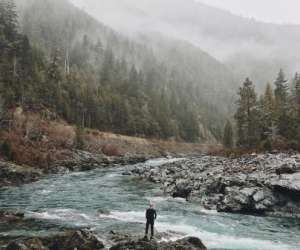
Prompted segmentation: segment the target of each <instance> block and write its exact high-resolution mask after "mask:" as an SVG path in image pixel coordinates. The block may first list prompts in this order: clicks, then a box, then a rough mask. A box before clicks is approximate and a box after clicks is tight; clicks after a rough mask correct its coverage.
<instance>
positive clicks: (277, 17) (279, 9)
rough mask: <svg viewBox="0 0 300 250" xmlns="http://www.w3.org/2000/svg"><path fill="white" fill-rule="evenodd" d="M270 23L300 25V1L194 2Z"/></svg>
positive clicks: (207, 0)
mask: <svg viewBox="0 0 300 250" xmlns="http://www.w3.org/2000/svg"><path fill="white" fill-rule="evenodd" d="M196 1H198V2H202V3H205V4H207V5H211V6H215V7H219V8H221V9H226V10H229V11H230V12H232V13H234V14H238V15H241V16H246V17H253V18H255V19H257V20H261V21H265V22H272V23H285V24H286V23H290V24H300V0H196Z"/></svg>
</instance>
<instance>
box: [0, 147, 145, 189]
mask: <svg viewBox="0 0 300 250" xmlns="http://www.w3.org/2000/svg"><path fill="white" fill-rule="evenodd" d="M149 158H150V157H149ZM146 160H147V158H146V157H145V156H138V155H127V156H122V157H112V156H106V155H103V154H94V153H90V152H87V151H80V150H74V151H72V152H71V153H69V155H68V157H67V160H63V161H57V162H55V163H53V164H51V165H50V166H48V167H43V168H40V167H39V166H35V167H30V166H21V165H17V164H14V163H12V162H6V161H0V188H1V187H5V186H20V185H22V184H27V183H31V182H34V181H37V180H39V179H40V178H41V177H42V176H45V175H47V174H66V173H69V172H79V171H88V170H92V169H96V168H106V167H113V166H120V165H129V164H136V163H139V162H145V161H146Z"/></svg>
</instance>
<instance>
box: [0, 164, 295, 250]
mask: <svg viewBox="0 0 300 250" xmlns="http://www.w3.org/2000/svg"><path fill="white" fill-rule="evenodd" d="M166 161H168V160H162V159H161V160H160V159H157V160H152V161H148V162H146V163H145V164H150V165H155V166H157V167H159V166H160V164H162V163H164V162H166ZM128 167H130V166H128ZM123 168H124V167H122V168H111V169H96V170H93V171H89V172H79V173H71V174H67V175H59V176H58V175H53V176H47V177H46V178H44V179H41V180H40V181H38V182H35V183H32V184H28V185H24V186H22V187H13V188H6V189H2V190H0V209H20V210H21V211H25V216H26V217H27V218H28V219H29V220H28V222H27V223H26V224H22V225H19V226H18V228H15V227H9V226H7V225H6V226H5V227H3V226H2V227H1V226H0V236H32V235H47V234H51V233H55V232H57V231H59V230H62V229H63V228H74V227H90V228H92V229H93V230H95V231H96V232H97V233H98V234H99V236H100V237H102V236H103V235H104V234H105V233H107V232H109V231H110V230H117V231H118V230H119V231H129V232H131V233H133V234H141V233H142V232H143V230H144V224H143V223H144V211H145V209H146V208H147V206H148V204H149V202H150V201H152V202H154V203H155V206H156V209H157V211H158V218H157V222H156V229H157V230H158V231H159V232H169V235H171V237H172V239H177V238H180V237H183V236H184V235H191V236H197V237H199V238H200V239H201V240H202V241H203V243H204V244H205V245H206V246H207V247H208V248H209V249H210V250H217V249H218V250H221V249H222V250H225V249H226V250H277V249H278V250H299V249H300V220H297V219H287V218H272V217H255V216H248V215H234V214H226V213H217V212H216V211H208V210H205V209H203V208H201V207H200V206H199V205H198V204H195V203H191V202H186V201H184V200H182V199H172V198H170V197H167V196H165V195H164V194H163V192H162V191H161V190H160V188H159V186H157V185H156V184H152V183H147V182H145V181H142V180H140V179H137V178H135V177H132V176H123V175H122V170H123ZM30 218H32V219H34V220H30Z"/></svg>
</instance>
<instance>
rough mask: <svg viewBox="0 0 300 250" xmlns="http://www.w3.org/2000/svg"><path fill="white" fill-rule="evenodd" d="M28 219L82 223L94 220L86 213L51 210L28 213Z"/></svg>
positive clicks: (70, 210) (72, 210)
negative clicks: (78, 221)
mask: <svg viewBox="0 0 300 250" xmlns="http://www.w3.org/2000/svg"><path fill="white" fill-rule="evenodd" d="M26 216H27V217H28V218H35V219H43V220H60V221H74V220H76V221H77V220H80V221H82V222H90V221H93V218H92V217H91V216H89V215H87V214H85V213H82V212H79V211H77V210H74V209H49V210H47V211H43V212H28V213H27V214H26Z"/></svg>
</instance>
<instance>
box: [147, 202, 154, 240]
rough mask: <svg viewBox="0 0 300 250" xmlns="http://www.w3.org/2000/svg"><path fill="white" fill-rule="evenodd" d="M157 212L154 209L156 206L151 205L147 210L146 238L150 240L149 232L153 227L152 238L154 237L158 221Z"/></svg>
mask: <svg viewBox="0 0 300 250" xmlns="http://www.w3.org/2000/svg"><path fill="white" fill-rule="evenodd" d="M156 216H157V214H156V210H155V209H154V205H153V204H152V203H150V207H149V208H148V209H147V210H146V230H145V238H148V230H149V226H151V238H150V239H153V236H154V221H155V220H156Z"/></svg>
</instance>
